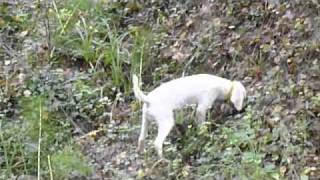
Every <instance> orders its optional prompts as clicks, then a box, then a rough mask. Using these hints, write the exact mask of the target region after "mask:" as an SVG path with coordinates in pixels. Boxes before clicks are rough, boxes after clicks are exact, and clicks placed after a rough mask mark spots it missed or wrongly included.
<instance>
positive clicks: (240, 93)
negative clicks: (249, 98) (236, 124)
mask: <svg viewBox="0 0 320 180" xmlns="http://www.w3.org/2000/svg"><path fill="white" fill-rule="evenodd" d="M245 97H246V89H245V88H244V86H243V85H242V84H241V83H240V82H239V81H234V82H233V90H232V92H231V98H230V100H231V102H232V103H233V105H234V107H235V108H236V109H237V111H241V110H242V108H243V106H244V99H245Z"/></svg>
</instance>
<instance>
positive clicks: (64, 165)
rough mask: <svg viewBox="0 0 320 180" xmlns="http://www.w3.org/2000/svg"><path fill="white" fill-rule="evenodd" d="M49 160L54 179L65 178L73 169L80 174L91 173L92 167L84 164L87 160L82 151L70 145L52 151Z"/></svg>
mask: <svg viewBox="0 0 320 180" xmlns="http://www.w3.org/2000/svg"><path fill="white" fill-rule="evenodd" d="M51 161H52V171H53V174H54V178H56V179H66V178H68V175H69V174H70V173H71V172H74V171H76V172H78V173H80V174H81V175H89V174H90V173H92V168H91V167H89V166H88V165H87V164H86V163H87V160H86V159H85V157H84V156H83V155H82V153H81V152H80V151H79V150H78V149H76V148H73V147H70V146H65V147H64V149H63V150H62V151H57V152H55V153H53V154H52V156H51Z"/></svg>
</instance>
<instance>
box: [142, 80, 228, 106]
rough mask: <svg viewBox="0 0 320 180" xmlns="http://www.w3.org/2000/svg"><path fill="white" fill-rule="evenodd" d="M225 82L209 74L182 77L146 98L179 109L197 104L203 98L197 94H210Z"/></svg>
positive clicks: (152, 92)
mask: <svg viewBox="0 0 320 180" xmlns="http://www.w3.org/2000/svg"><path fill="white" fill-rule="evenodd" d="M226 81H229V80H227V79H224V78H221V77H218V76H214V75H209V74H198V75H192V76H187V77H182V78H178V79H175V80H172V81H169V82H166V83H163V84H162V85H160V86H159V87H157V88H156V89H154V90H153V91H151V92H150V93H149V94H148V95H147V97H148V99H149V100H150V101H152V102H153V103H157V104H158V103H160V104H166V105H170V106H172V107H170V108H173V109H175V108H180V107H181V106H183V105H186V104H197V103H198V102H199V101H200V100H201V99H200V98H205V97H202V96H199V94H200V95H201V94H203V96H206V95H207V93H208V92H212V89H214V88H216V87H218V86H221V83H226ZM215 92H216V93H219V92H218V91H215Z"/></svg>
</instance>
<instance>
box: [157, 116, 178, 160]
mask: <svg viewBox="0 0 320 180" xmlns="http://www.w3.org/2000/svg"><path fill="white" fill-rule="evenodd" d="M156 121H157V122H158V135H157V138H156V140H155V141H154V145H155V147H156V150H157V153H158V155H159V157H160V158H161V159H163V154H162V147H163V142H164V140H165V139H166V137H167V136H168V134H169V133H170V131H171V129H172V128H173V126H174V118H173V114H172V113H170V115H168V116H162V118H161V119H159V118H158V119H156Z"/></svg>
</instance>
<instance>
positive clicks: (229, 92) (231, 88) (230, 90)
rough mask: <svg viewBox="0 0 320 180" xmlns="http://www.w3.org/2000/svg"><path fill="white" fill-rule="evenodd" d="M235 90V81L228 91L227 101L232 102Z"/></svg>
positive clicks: (231, 83)
mask: <svg viewBox="0 0 320 180" xmlns="http://www.w3.org/2000/svg"><path fill="white" fill-rule="evenodd" d="M233 89H234V83H233V81H231V82H230V88H229V91H228V93H227V94H226V96H225V99H226V100H227V101H228V102H230V101H231V95H232V91H233Z"/></svg>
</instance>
